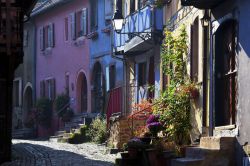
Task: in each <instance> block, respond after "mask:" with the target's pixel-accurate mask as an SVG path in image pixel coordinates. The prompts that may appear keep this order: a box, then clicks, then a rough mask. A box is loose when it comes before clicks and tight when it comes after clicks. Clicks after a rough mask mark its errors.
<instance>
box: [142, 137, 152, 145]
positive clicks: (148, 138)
mask: <svg viewBox="0 0 250 166" xmlns="http://www.w3.org/2000/svg"><path fill="white" fill-rule="evenodd" d="M140 140H141V141H142V142H144V143H145V144H147V145H149V144H150V142H151V138H150V137H142V138H140Z"/></svg>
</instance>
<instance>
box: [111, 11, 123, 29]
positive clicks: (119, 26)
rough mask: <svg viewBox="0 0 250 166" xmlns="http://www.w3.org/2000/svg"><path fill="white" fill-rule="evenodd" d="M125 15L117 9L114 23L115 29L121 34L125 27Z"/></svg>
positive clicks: (113, 19)
mask: <svg viewBox="0 0 250 166" xmlns="http://www.w3.org/2000/svg"><path fill="white" fill-rule="evenodd" d="M123 21H124V18H123V15H122V13H121V11H120V10H119V9H116V11H115V14H114V16H113V18H112V22H113V28H114V30H115V32H116V33H121V30H122V27H123Z"/></svg>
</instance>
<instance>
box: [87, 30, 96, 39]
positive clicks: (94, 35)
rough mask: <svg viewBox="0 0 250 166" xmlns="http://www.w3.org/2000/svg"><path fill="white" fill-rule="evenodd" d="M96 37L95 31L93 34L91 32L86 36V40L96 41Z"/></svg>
mask: <svg viewBox="0 0 250 166" xmlns="http://www.w3.org/2000/svg"><path fill="white" fill-rule="evenodd" d="M97 37H98V32H97V31H95V32H91V33H89V34H88V35H87V38H88V39H96V38H97Z"/></svg>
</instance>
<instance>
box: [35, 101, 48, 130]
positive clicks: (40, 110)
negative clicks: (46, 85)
mask: <svg viewBox="0 0 250 166" xmlns="http://www.w3.org/2000/svg"><path fill="white" fill-rule="evenodd" d="M51 117H52V101H51V100H50V99H48V98H40V99H38V100H37V103H36V119H37V121H38V124H40V125H41V126H42V127H44V128H49V127H50V123H51Z"/></svg>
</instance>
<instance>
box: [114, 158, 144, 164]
mask: <svg viewBox="0 0 250 166" xmlns="http://www.w3.org/2000/svg"><path fill="white" fill-rule="evenodd" d="M115 165H116V166H140V165H141V163H140V161H139V160H138V159H132V158H123V159H122V158H116V159H115Z"/></svg>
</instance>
